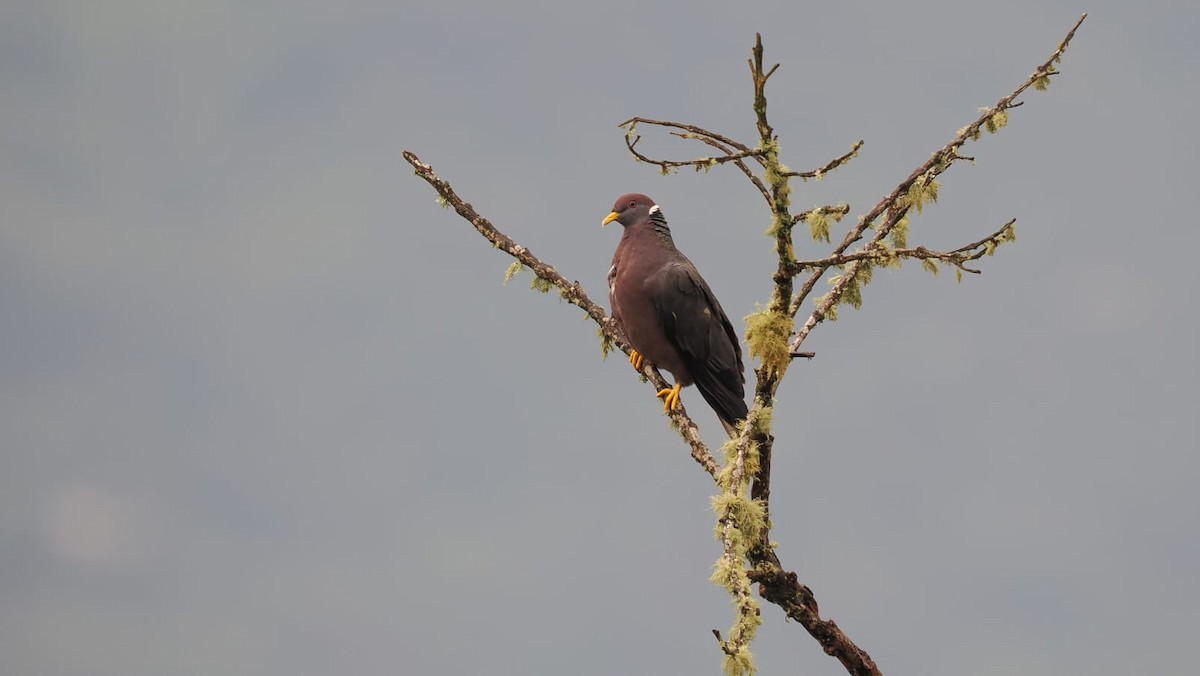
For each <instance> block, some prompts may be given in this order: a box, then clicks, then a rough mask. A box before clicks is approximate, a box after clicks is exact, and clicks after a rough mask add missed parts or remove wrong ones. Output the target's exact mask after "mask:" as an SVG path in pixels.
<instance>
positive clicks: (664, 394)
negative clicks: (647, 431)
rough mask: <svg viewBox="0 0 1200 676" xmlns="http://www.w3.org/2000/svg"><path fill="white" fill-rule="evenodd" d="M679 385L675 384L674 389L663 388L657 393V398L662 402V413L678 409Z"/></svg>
mask: <svg viewBox="0 0 1200 676" xmlns="http://www.w3.org/2000/svg"><path fill="white" fill-rule="evenodd" d="M680 387H681V386H680V384H679V383H675V387H664V388H663V389H661V390H659V391H658V395H656V396H658V397H659V398H661V399H662V400H663V411H664V412H670V411H674V410H675V409H677V408H679V389H680Z"/></svg>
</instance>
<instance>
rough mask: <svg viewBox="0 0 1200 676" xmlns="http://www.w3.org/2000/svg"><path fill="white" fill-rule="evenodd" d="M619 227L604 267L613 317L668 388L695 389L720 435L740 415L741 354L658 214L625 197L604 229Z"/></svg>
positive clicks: (645, 200)
mask: <svg viewBox="0 0 1200 676" xmlns="http://www.w3.org/2000/svg"><path fill="white" fill-rule="evenodd" d="M611 221H616V222H618V223H620V224H621V225H622V226H624V231H623V232H622V233H621V241H620V243H618V244H617V250H616V252H615V253H614V254H613V261H612V267H611V268H610V269H609V274H608V282H609V302H610V303H611V305H612V314H613V318H614V319H615V320H616V321H617V324H618V325H619V326H620V327H621V330H622V331H623V332H624V333H625V337H626V338H627V339H628V340H629V343H630V344H631V345H632V346H633V348H634V349H635V350H637V351H638V352H640V353H641V354H642V356H644V357H645V358H646V359H647V360H648V361H650V362H651V363H653V364H654V365H655V366H658V367H659V368H662V369H666V370H667V371H670V372H671V375H673V376H674V377H675V381H676V383H678V384H680V385H683V386H687V385H691V384H693V383H694V384H695V385H696V388H697V389H699V390H700V394H701V395H702V396H703V397H704V399H705V401H707V402H708V404H709V405H710V406H712V408H713V410H714V411H716V413H717V416H718V417H719V418H720V419H721V422H722V423H723V424H724V425H725V426H726V428H727V429H729V428H731V427H732V425H734V424H735V423H736V422H737V421H739V420H742V419H744V418H745V417H746V410H747V409H746V402H745V399H744V397H745V391H744V387H743V383H744V382H745V378H744V376H743V375H742V370H743V366H742V349H741V345H740V344H739V342H738V337H737V333H736V332H735V331H734V329H733V325H732V324H731V323H730V322H729V318H728V317H726V316H725V311H724V310H722V309H721V304H720V303H719V302H717V299H716V296H714V295H713V292H712V290H711V289H710V288H709V286H708V284H707V283H706V282H705V281H704V278H703V277H701V276H700V272H699V271H698V270H697V269H696V266H695V265H693V264H692V262H691V261H690V260H688V259H687V257H686V256H684V255H683V254H682V253H681V252H680V251H679V250H678V249H676V248H675V242H674V240H673V239H672V238H671V230H670V228H668V227H667V221H666V218H664V217H663V215H662V211H661V210H660V209H659V208H658V206H657V205H656V204H655V203H654V200H652V199H650V198H649V197H647V196H645V195H642V194H638V193H630V194H628V195H622V196H621V197H620V198H618V199H617V201H616V203H615V204H614V205H613V213H612V214H610V215H609V217H608V218H606V219H605V223H608V222H611Z"/></svg>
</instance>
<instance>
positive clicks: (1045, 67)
mask: <svg viewBox="0 0 1200 676" xmlns="http://www.w3.org/2000/svg"><path fill="white" fill-rule="evenodd" d="M1086 18H1087V14H1084V15H1083V16H1081V17H1079V20H1078V21H1076V22H1075V25H1074V26H1072V27H1071V30H1069V31H1067V35H1066V37H1065V38H1063V41H1062V42H1061V43H1059V45H1058V48H1057V49H1055V50H1054V53H1053V54H1051V55H1050V58H1048V59H1046V61H1045V62H1043V63H1042V64H1041V65H1039V66H1038V67H1037V69H1035V70H1034V71H1033V74H1032V75H1030V76H1029V77H1028V78H1026V79H1025V81H1024V82H1022V83H1021V84H1020V85H1018V86H1017V88H1016V89H1014V90H1013V91H1012V92H1010V93H1009V94H1008V95H1006V96H1004V97H1002V98H1001V99H1000V100H999V101H997V102H996V105H994V106H992V107H991V108H988V109H985V110H984V111H983V113H981V114H980V115H979V117H977V118H976V119H975V121H974V122H972V123H971V124H969V125H967V126H965V127H963V128H962V129H960V130H959V131H958V133H957V134H955V136H954V138H953V139H952V140H951V141H950V142H949V143H947V144H946V145H945V146H943V147H942V148H941V149H939V150H938V151H936V152H934V153H933V154H932V155H931V156H930V157H929V159H928V160H926V161H925V162H924V163H923V164H921V165H920V166H919V167H917V168H916V169H914V170H913V171H912V173H911V174H909V175H908V178H906V179H904V180H903V181H901V182H900V184H899V185H897V186H896V188H895V189H894V190H892V192H891V193H890V194H889V195H887V196H886V197H884V198H883V199H882V200H880V201H879V203H878V204H876V205H875V206H874V207H873V208H872V209H871V210H870V211H869V212H867V214H866V215H864V216H863V217H862V218H861V219H859V222H858V225H857V226H856V227H855V228H854V229H852V230H851V231H850V232H848V233H846V237H845V238H844V239H843V240H842V242H841V243H840V244H838V246H837V247H836V248H835V249H834V250H833V255H835V256H836V255H840V254H844V253H845V252H846V250H847V249H849V248H850V246H851V245H852V244H854V243H855V242H857V241H858V240H860V239H862V237H863V233H865V232H866V230H867V228H870V227H873V225H874V223H875V220H876V219H878V218H879V217H880V216H881V215H883V214H884V213H885V212H886V213H887V218H886V219H885V221H884V222H883V223H881V224H880V225H878V226H874V227H875V235H874V236H873V237H872V238H871V241H870V242H869V243H868V244H867V245H866V248H868V249H870V248H872V247H878V246H879V245H880V243H881V242H883V240H884V238H886V237H887V236H888V234H889V233H890V232H891V230H892V228H894V227H895V225H896V224H897V223H898V222H900V220H901V219H902V218H904V217H905V216H906V215H907V214H908V211H909V209H910V208H911V207H913V206H916V207H917V208H918V209H919V208H920V202H919V201H918V202H916V203H914V202H913V196H912V195H911V193H912V191H913V187H914V185H917V186H918V187H928V186H930V185H933V183H934V179H936V178H937V176H938V175H940V174H941V173H942V172H944V171H946V170H947V169H949V168H950V166H951V165H952V164H953V163H954V162H955V161H956V160H960V159H964V156H962V155H960V154H959V153H958V150H959V148H961V147H962V146H963V145H964V144H966V142H967V141H968V140H975V139H978V138H979V136H980V133H981V131H982V130H984V129H987V130H988V131H991V132H994V131H996V130H997V129H999V128H1000V127H1003V126H1004V125H1005V124H1007V122H1008V111H1009V110H1010V109H1012V108H1016V107H1018V106H1019V105H1021V104H1020V103H1018V102H1015V101H1016V98H1017V97H1018V96H1020V95H1021V94H1023V93H1024V92H1025V90H1027V89H1029V88H1030V87H1035V88H1037V89H1044V88H1045V87H1046V85H1047V84H1048V83H1049V80H1050V77H1051V76H1053V75H1057V74H1058V71H1056V70H1054V65H1055V64H1057V63H1058V62H1059V60H1060V59H1062V55H1063V53H1064V52H1065V51H1066V50H1067V46H1068V45H1070V43H1071V39H1072V38H1074V37H1075V31H1077V30H1079V26H1080V25H1081V24H1082V23H1083V21H1084V19H1086ZM935 198H936V193H935ZM828 269H829V268H828V267H822V268H818V269H817V270H816V271H814V272H813V273H812V275H810V277H809V279H808V281H806V282H805V283H804V285H803V287H802V288H801V292H800V293H799V294H797V296H796V297H795V298H794V299H793V300H792V306H791V313H792V315H793V316H795V314H796V312H798V311H799V309H800V305H801V304H802V303H803V302H804V300H805V298H807V297H808V294H810V293H812V290H813V287H814V286H816V283H817V281H818V280H819V279H820V278H821V277H822V276H823V275H824V274H825V272H826V271H827V270H828ZM862 269H863V268H862V261H855V262H853V263H851V264H849V266H847V269H846V272H845V274H843V275H842V276H841V278H840V279H839V280H838V281H837V283H835V284H834V285H833V288H832V289H830V291H829V293H828V294H827V295H826V296H824V298H823V300H822V301H821V302H820V303H819V304H818V305H817V308H816V309H815V310H813V312H812V314H811V315H809V317H808V319H807V320H806V321H805V322H804V325H803V326H801V327H800V330H799V331H797V332H796V337H795V339H794V340H792V344H791V351H792V352H798V351H799V350H800V346H801V345H803V344H804V340H805V339H806V338H808V334H809V333H810V332H811V331H812V330H813V328H814V327H815V326H816V325H817V324H819V323H821V322H822V321H824V320H825V318H826V317H828V316H829V311H830V308H832V307H834V306H836V304H837V303H838V302H839V301H840V300H841V298H842V294H844V293H845V292H846V289H847V288H848V287H849V286H850V285H851V284H853V283H855V282H856V277H857V276H858V274H859V273H860V271H861V270H862Z"/></svg>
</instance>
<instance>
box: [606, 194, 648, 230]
mask: <svg viewBox="0 0 1200 676" xmlns="http://www.w3.org/2000/svg"><path fill="white" fill-rule="evenodd" d="M656 211H658V205H657V204H655V203H654V200H652V199H650V198H649V197H646V196H645V195H643V194H641V193H636V192H631V193H629V194H628V195H621V196H620V197H618V198H617V201H616V203H615V204H613V208H612V213H611V214H609V215H607V216H605V217H604V220H603V221H601V222H600V225H601V226H605V225H608V224H609V223H612V222H613V221H616V222H618V223H620V224H621V225H623V226H625V227H629V226H631V225H633V224H634V223H639V222H641V221H644V220H647V219H649V218H650V214H653V213H654V212H656Z"/></svg>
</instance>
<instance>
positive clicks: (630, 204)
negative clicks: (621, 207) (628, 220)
mask: <svg viewBox="0 0 1200 676" xmlns="http://www.w3.org/2000/svg"><path fill="white" fill-rule="evenodd" d="M636 206H637V202H635V201H633V200H629V208H630V209H632V208H634V207H636Z"/></svg>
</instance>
